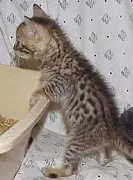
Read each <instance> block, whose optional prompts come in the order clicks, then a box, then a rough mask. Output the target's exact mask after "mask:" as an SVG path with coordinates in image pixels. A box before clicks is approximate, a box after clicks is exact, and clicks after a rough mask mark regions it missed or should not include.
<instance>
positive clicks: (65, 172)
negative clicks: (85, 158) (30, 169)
mask: <svg viewBox="0 0 133 180" xmlns="http://www.w3.org/2000/svg"><path fill="white" fill-rule="evenodd" d="M80 151H81V150H80V148H79V146H78V144H74V143H73V142H70V141H69V143H68V146H67V148H66V153H65V157H64V163H63V166H62V167H61V168H43V169H42V173H43V174H44V175H45V176H47V177H49V178H58V177H67V176H71V175H74V174H76V173H77V169H78V164H79V161H80V154H79V152H80Z"/></svg>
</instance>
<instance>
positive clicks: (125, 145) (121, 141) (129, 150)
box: [113, 134, 133, 159]
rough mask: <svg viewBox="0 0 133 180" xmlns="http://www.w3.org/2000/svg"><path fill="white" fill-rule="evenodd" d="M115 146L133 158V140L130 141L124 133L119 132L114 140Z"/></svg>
mask: <svg viewBox="0 0 133 180" xmlns="http://www.w3.org/2000/svg"><path fill="white" fill-rule="evenodd" d="M113 144H114V146H115V148H116V149H117V150H118V151H120V153H122V154H124V155H125V156H126V157H128V158H129V159H133V142H132V141H130V140H129V139H128V138H127V137H126V136H124V134H121V135H120V134H119V135H118V136H117V137H116V138H115V139H114V140H113Z"/></svg>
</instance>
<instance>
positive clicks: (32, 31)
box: [24, 16, 35, 36]
mask: <svg viewBox="0 0 133 180" xmlns="http://www.w3.org/2000/svg"><path fill="white" fill-rule="evenodd" d="M24 22H25V24H26V25H27V26H26V28H27V32H28V35H30V36H31V35H34V34H35V26H34V24H33V22H32V21H31V20H30V18H28V17H27V16H24Z"/></svg>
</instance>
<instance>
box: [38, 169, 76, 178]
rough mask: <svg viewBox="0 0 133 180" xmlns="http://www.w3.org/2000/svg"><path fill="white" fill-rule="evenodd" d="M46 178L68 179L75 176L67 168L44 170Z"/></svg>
mask: <svg viewBox="0 0 133 180" xmlns="http://www.w3.org/2000/svg"><path fill="white" fill-rule="evenodd" d="M41 171H42V173H43V175H44V176H46V177H49V178H58V177H67V176H71V175H73V173H72V171H70V170H69V169H65V168H42V170H41Z"/></svg>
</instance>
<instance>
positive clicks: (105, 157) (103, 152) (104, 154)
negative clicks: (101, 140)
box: [96, 147, 112, 166]
mask: <svg viewBox="0 0 133 180" xmlns="http://www.w3.org/2000/svg"><path fill="white" fill-rule="evenodd" d="M111 153H112V152H111V150H110V149H109V148H108V147H103V148H100V149H99V151H98V154H97V157H96V160H97V162H98V163H99V164H101V165H102V166H105V165H106V164H108V163H109V162H110V161H112V158H111Z"/></svg>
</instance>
